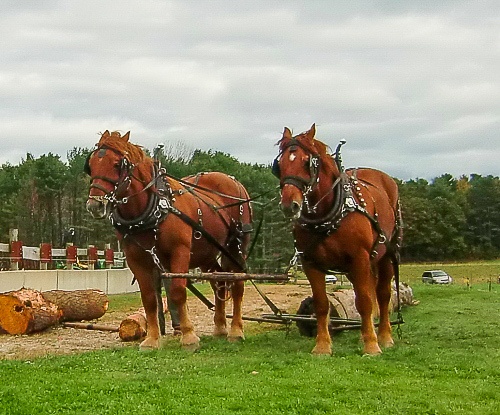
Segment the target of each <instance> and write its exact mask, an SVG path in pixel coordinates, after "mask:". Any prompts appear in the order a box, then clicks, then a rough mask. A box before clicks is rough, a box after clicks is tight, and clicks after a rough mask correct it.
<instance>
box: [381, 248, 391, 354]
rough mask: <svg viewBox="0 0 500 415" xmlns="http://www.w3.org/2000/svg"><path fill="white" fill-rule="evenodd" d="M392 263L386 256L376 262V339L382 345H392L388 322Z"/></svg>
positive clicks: (389, 323)
mask: <svg viewBox="0 0 500 415" xmlns="http://www.w3.org/2000/svg"><path fill="white" fill-rule="evenodd" d="M393 273H394V270H393V265H392V261H391V259H390V258H389V257H388V256H385V257H383V258H382V259H381V260H380V262H379V263H378V281H377V301H378V305H379V310H380V321H379V327H378V341H379V344H380V345H381V346H382V347H392V346H393V345H394V340H393V339H392V329H391V322H390V318H389V317H390V310H389V306H390V301H391V280H392V277H393Z"/></svg>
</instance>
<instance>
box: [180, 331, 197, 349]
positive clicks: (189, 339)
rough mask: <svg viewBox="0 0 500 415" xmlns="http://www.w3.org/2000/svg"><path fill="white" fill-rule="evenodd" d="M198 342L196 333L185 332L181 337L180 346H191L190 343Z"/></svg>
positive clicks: (195, 343)
mask: <svg viewBox="0 0 500 415" xmlns="http://www.w3.org/2000/svg"><path fill="white" fill-rule="evenodd" d="M199 344H200V338H199V337H198V336H197V335H196V334H194V333H193V332H190V333H186V334H184V335H183V336H182V338H181V345H182V347H187V346H191V345H199Z"/></svg>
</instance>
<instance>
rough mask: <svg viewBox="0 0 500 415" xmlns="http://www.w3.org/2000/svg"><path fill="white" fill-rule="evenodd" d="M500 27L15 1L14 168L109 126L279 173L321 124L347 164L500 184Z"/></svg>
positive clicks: (475, 18)
mask: <svg viewBox="0 0 500 415" xmlns="http://www.w3.org/2000/svg"><path fill="white" fill-rule="evenodd" d="M499 22H500V4H499V3H498V2H488V1H485V2H468V1H451V2H450V1H440V2H418V3H415V2H410V3H408V2H384V1H374V2H340V1H332V2H310V1H307V0H294V1H289V2H272V1H271V2H269V1H265V0H255V1H253V2H232V1H229V0H218V1H210V2H200V1H194V0H192V1H191V0H185V1H180V0H179V1H161V0H145V1H132V0H128V1H120V2H118V1H107V2H101V1H96V0H90V1H80V0H75V1H72V2H58V1H44V2H33V1H29V2H18V1H7V0H6V1H3V2H2V4H1V5H0V37H1V38H2V43H1V44H0V55H1V56H2V60H1V62H0V127H1V128H0V136H1V140H2V152H1V153H0V163H3V162H6V161H9V162H13V163H16V162H18V161H19V159H20V157H24V156H25V154H26V152H32V153H34V154H35V155H37V154H43V153H47V152H52V153H58V154H60V155H61V156H62V157H64V156H65V154H66V152H67V151H68V150H70V149H71V148H72V147H74V146H83V147H90V146H92V145H93V144H94V142H95V141H96V138H97V133H98V132H100V131H103V130H105V129H110V130H112V129H115V130H122V131H128V130H131V132H132V140H133V141H135V142H138V143H140V144H142V145H144V146H146V147H152V146H154V145H155V144H156V143H158V142H165V141H167V142H183V143H185V145H186V146H187V147H189V148H201V149H204V150H208V149H210V148H212V149H215V150H220V151H224V152H226V153H230V154H232V155H234V156H235V157H237V158H238V159H240V160H242V161H248V162H257V163H270V162H271V161H272V159H273V157H274V156H275V153H276V147H275V146H274V144H275V142H276V141H277V140H278V139H279V138H280V136H281V132H282V130H283V127H284V126H288V127H290V128H292V129H293V131H294V132H301V131H304V130H306V129H308V128H309V127H310V126H311V124H312V123H316V124H317V131H318V134H317V137H318V138H319V139H323V140H324V141H326V142H327V143H328V144H330V145H331V146H332V147H334V146H335V145H336V144H337V142H338V140H339V139H340V138H345V139H347V140H348V145H347V146H346V147H345V149H344V160H345V161H346V164H348V163H349V164H351V165H372V166H374V167H377V168H382V169H385V170H387V171H388V172H389V173H390V174H393V175H396V176H398V177H400V178H403V179H408V178H412V177H416V176H418V177H426V178H432V177H434V176H436V175H440V174H443V173H446V172H451V173H452V174H458V175H460V174H469V173H473V172H474V173H480V174H494V175H498V167H497V166H498V161H497V160H498V158H499V156H500V149H499V144H497V143H499V142H500V140H499V139H498V131H499V128H498V127H499V114H500V99H499V98H500V75H499V72H498V67H499V66H500V35H499V32H498V23H499ZM471 143H473V147H471ZM471 148H473V149H474V152H471ZM479 159H480V161H478V160H479Z"/></svg>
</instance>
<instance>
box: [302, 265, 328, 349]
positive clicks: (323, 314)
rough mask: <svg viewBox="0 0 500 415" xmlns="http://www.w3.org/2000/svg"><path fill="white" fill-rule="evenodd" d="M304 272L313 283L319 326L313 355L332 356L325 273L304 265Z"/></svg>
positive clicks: (312, 288) (315, 309)
mask: <svg viewBox="0 0 500 415" xmlns="http://www.w3.org/2000/svg"><path fill="white" fill-rule="evenodd" d="M304 272H305V273H306V276H307V279H308V280H309V282H310V283H311V290H312V295H313V301H314V311H315V313H316V320H317V324H318V333H317V335H316V345H315V346H314V349H313V350H312V353H313V354H318V355H319V354H328V355H330V354H332V339H331V337H330V332H329V331H328V323H329V322H330V302H329V300H328V296H327V295H326V282H325V273H324V272H321V271H318V270H316V269H314V268H312V267H311V266H309V265H306V264H304Z"/></svg>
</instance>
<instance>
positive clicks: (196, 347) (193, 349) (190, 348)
mask: <svg viewBox="0 0 500 415" xmlns="http://www.w3.org/2000/svg"><path fill="white" fill-rule="evenodd" d="M182 350H184V351H186V352H189V353H194V352H197V351H198V350H200V343H193V344H183V345H182Z"/></svg>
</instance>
